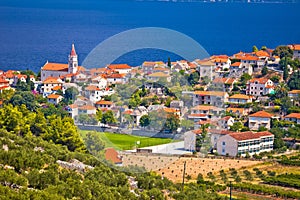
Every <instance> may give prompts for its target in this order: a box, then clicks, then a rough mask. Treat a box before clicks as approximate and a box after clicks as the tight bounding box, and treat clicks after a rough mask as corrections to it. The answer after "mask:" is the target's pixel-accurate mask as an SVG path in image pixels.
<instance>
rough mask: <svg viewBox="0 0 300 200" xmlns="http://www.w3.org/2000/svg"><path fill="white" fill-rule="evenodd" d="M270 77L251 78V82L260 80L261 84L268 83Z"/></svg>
mask: <svg viewBox="0 0 300 200" xmlns="http://www.w3.org/2000/svg"><path fill="white" fill-rule="evenodd" d="M268 81H269V79H267V78H253V79H251V80H249V82H250V83H255V82H258V83H259V84H266V82H268Z"/></svg>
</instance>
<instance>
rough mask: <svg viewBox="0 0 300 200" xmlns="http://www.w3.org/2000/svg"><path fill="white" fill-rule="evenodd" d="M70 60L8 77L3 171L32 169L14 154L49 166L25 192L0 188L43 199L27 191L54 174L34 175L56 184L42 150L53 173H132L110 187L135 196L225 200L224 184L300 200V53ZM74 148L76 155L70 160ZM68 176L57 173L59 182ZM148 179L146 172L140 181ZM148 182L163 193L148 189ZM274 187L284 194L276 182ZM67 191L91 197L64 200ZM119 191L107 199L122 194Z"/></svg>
mask: <svg viewBox="0 0 300 200" xmlns="http://www.w3.org/2000/svg"><path fill="white" fill-rule="evenodd" d="M67 58H68V59H67ZM66 60H67V61H68V62H66V63H55V62H49V61H46V62H45V64H44V65H43V66H41V70H40V72H39V73H38V74H36V73H34V72H33V71H31V70H22V71H18V70H8V71H0V107H1V108H0V118H1V120H0V127H1V128H2V129H1V130H2V132H3V133H2V132H1V136H0V138H1V143H2V151H1V155H2V154H3V155H2V157H3V158H4V157H7V159H6V160H5V161H3V163H0V164H1V165H0V167H1V168H3V170H4V173H6V171H7V170H9V172H10V173H12V172H11V171H14V170H18V169H19V168H18V166H19V165H20V166H24V169H25V168H26V166H35V165H36V164H35V163H34V161H30V162H29V161H28V163H27V164H26V162H27V161H26V162H25V161H24V162H23V161H15V159H12V158H10V157H8V156H12V157H15V156H16V155H17V154H18V155H19V152H20V151H21V152H23V153H22V155H23V154H25V152H27V153H26V154H28V155H29V154H30V156H23V157H22V158H19V159H21V160H22V159H27V160H28V159H31V160H35V161H36V162H38V163H39V164H38V165H41V166H46V167H43V169H41V170H40V171H39V172H36V171H34V170H30V169H29V168H26V171H25V173H24V174H25V175H24V176H25V177H26V178H27V179H28V180H29V184H27V183H22V182H20V181H19V182H20V183H19V182H16V181H15V182H16V184H15V183H13V184H10V182H7V181H6V178H5V177H6V176H4V175H3V177H4V180H5V182H3V181H2V182H1V181H0V182H1V184H2V185H3V184H4V185H5V186H3V187H6V185H8V186H10V188H12V191H13V190H15V189H16V188H17V189H18V190H19V189H22V188H23V186H22V184H23V185H28V186H29V188H28V189H25V190H24V192H30V191H35V190H32V189H31V188H30V187H32V188H37V186H35V185H34V184H38V187H41V186H42V187H47V186H46V184H47V183H46V182H47V181H52V179H51V178H49V179H47V181H46V182H43V181H42V182H41V181H38V180H37V179H35V178H34V177H40V176H42V175H43V176H44V175H45V176H48V174H49V176H50V172H51V170H50V168H49V167H47V166H48V165H47V164H46V163H47V162H48V161H46V160H45V159H46V158H47V157H45V155H46V154H45V153H47V156H48V157H49V155H50V154H49V153H51V155H50V156H51V157H52V162H54V164H52V166H56V167H55V169H57V170H59V171H61V170H62V169H64V170H67V171H73V172H74V173H75V174H81V175H84V176H86V177H87V178H88V177H89V176H91V177H94V176H98V175H96V172H97V173H100V174H102V175H103V176H107V172H105V173H103V172H102V171H101V170H102V169H101V170H100V171H99V167H100V168H102V167H103V164H105V165H106V167H107V169H109V170H111V171H110V172H109V173H113V174H115V173H116V172H112V171H113V170H114V168H116V169H119V170H124V171H125V173H129V175H126V176H125V175H124V176H123V175H115V178H114V179H112V181H114V182H118V183H119V182H120V181H121V182H122V183H120V184H121V185H122V186H123V184H125V185H124V187H125V188H126V190H128V189H129V190H128V193H126V196H127V197H128V198H129V199H135V198H137V199H143V195H146V196H152V197H159V198H158V199H163V198H167V199H168V198H169V197H171V196H172V197H177V198H178V199H180V198H181V197H180V191H181V192H184V193H186V194H185V195H187V196H191V197H193V198H194V197H195V194H194V193H190V190H184V188H185V187H194V184H195V181H196V182H197V185H205V186H206V187H207V186H209V185H211V186H209V187H212V188H216V191H218V192H214V193H210V194H208V195H210V196H214V195H215V197H212V198H213V199H215V198H217V197H218V198H220V196H222V195H225V196H227V195H229V194H228V191H227V190H228V189H227V188H228V187H229V188H230V191H231V189H232V187H233V189H234V190H235V195H237V196H238V197H242V196H243V195H245V194H246V196H247V198H248V197H249V198H250V199H251V198H252V197H254V196H255V197H257V196H259V197H265V194H270V195H271V197H270V199H272V198H273V197H274V196H276V197H278V196H279V197H281V198H285V197H289V198H297V197H299V192H298V190H297V189H295V188H298V185H297V184H298V183H297V181H298V179H297V177H298V176H299V175H294V174H293V173H298V170H299V169H297V166H298V165H299V163H298V162H299V160H298V159H299V153H298V152H299V151H298V150H299V144H300V135H299V133H300V126H299V125H300V107H299V102H300V72H299V67H300V45H298V44H293V45H283V46H278V47H276V48H275V49H269V48H267V47H265V46H263V47H261V49H258V48H257V47H256V46H253V47H252V51H250V52H237V53H236V54H234V55H230V56H229V55H213V56H210V57H208V58H203V59H195V60H193V61H187V60H179V61H171V60H170V59H168V60H167V62H163V61H144V62H143V63H141V65H140V66H134V67H133V66H129V65H128V64H108V65H107V66H99V67H95V68H92V69H87V68H85V67H84V66H80V65H79V62H78V55H77V52H76V50H75V45H74V44H72V46H71V51H70V53H69V55H68V57H67V56H66ZM5 131H6V132H5ZM4 136H5V137H8V138H10V139H7V138H4ZM25 140H26V141H27V142H24V141H25ZM15 141H17V143H16V144H15ZM26 143H28V145H30V146H31V147H30V148H29V149H28V147H27V146H28V145H27V146H25V145H24V144H26ZM19 144H22V145H21V146H20V145H19ZM15 148H17V149H16V150H15ZM20 148H26V150H25V151H24V150H18V149H20ZM60 148H62V149H60ZM59 149H60V150H59ZM66 150H68V151H70V152H73V151H74V152H73V153H69V154H68V155H67V156H66V155H65V157H64V156H62V155H64V154H65V153H64V152H66ZM80 152H84V154H80ZM48 154H49V155H48ZM39 156H44V157H43V158H42V157H39ZM84 156H87V157H88V156H93V157H88V159H89V160H85V157H84ZM95 159H96V160H95ZM16 162H17V163H21V164H16ZM99 162H100V163H99ZM22 163H24V164H22ZM43 163H44V164H43ZM44 169H45V170H44ZM128 170H129V172H127V171H128ZM135 170H137V171H135ZM264 171H267V173H264ZM62 172H63V171H62ZM62 172H58V171H52V172H51V173H52V175H51V176H57V174H60V173H62ZM141 172H150V175H149V174H147V173H143V174H142V175H141V174H139V175H133V176H132V173H133V174H135V173H141ZM282 172H285V174H282ZM22 173H23V172H22ZM33 173H37V174H35V175H34V176H31V175H32V174H33ZM68 173H69V172H68ZM93 173H95V174H94V175H91V174H93ZM117 173H123V172H118V170H117ZM26 174H28V175H26ZM89 174H90V175H89ZM182 174H183V175H182ZM277 174H278V175H277ZM9 176H10V177H20V175H15V174H14V175H9ZM22 176H23V175H22ZM76 176H77V175H76ZM110 176H112V177H114V175H110ZM119 176H122V177H123V178H120V177H119ZM149 177H151V178H152V179H153V178H155V181H154V179H153V180H152V181H154V182H157V184H158V185H159V184H160V183H158V182H165V184H166V185H165V186H158V187H159V188H156V186H154V182H153V186H151V187H148V186H146V185H145V186H143V184H148V179H149ZM286 177H289V179H286ZM109 179H110V177H109V178H108V177H107V178H106V180H109ZM45 180H46V179H45ZM98 180H100V179H98V178H97V181H98ZM185 180H186V181H187V182H188V184H186V185H182V189H180V191H179V190H178V189H174V188H172V187H173V186H172V187H171V186H170V185H172V184H177V183H179V182H181V181H183V183H184V181H185ZM253 180H255V181H256V183H255V184H252V181H253ZM95 181H96V179H95V180H94V182H95ZM171 182H172V183H171ZM232 182H234V183H235V184H233V185H232ZM260 183H264V185H261V184H260ZM88 184H90V183H88ZM278 184H280V185H283V186H285V187H287V188H288V189H285V188H284V189H283V188H281V187H279V186H274V185H278ZM39 185H41V186H39ZM167 185H169V186H167ZM183 186H184V187H183ZM26 187H27V186H26ZM72 187H73V186H72ZM112 187H114V186H112ZM176 187H177V186H176ZM179 187H181V186H179ZM92 188H93V187H92ZM149 188H150V189H149ZM151 188H152V189H151ZM291 188H292V190H290V189H291ZM148 190H149V191H148ZM197 190H198V191H201V190H202V189H201V190H200V189H197ZM214 190H215V189H214ZM154 191H155V193H154ZM205 191H206V192H207V191H208V190H205ZM144 193H145V194H144ZM69 194H72V195H75V196H82V199H85V198H86V196H87V195H88V194H85V193H80V194H73V193H70V192H65V193H64V194H63V195H64V196H68V195H69ZM112 194H113V196H112V197H111V199H112V198H114V197H115V195H118V194H117V193H116V194H115V193H113V192H112V193H111V195H112ZM101 195H103V194H101ZM231 195H232V194H231V192H230V195H229V196H230V198H231ZM129 196H130V197H129ZM202 198H203V196H201V195H200V196H199V197H198V198H196V199H202ZM226 198H227V197H224V199H226ZM108 199H109V198H108ZM125 199H126V198H125ZM145 199H149V198H145Z"/></svg>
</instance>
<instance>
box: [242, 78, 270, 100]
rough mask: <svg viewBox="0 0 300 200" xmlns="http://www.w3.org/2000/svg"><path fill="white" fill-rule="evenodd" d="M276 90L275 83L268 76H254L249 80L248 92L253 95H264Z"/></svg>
mask: <svg viewBox="0 0 300 200" xmlns="http://www.w3.org/2000/svg"><path fill="white" fill-rule="evenodd" d="M273 92H274V83H273V81H271V80H270V79H267V78H253V79H251V80H249V81H248V83H247V88H246V94H247V95H253V96H264V95H267V94H272V93H273Z"/></svg>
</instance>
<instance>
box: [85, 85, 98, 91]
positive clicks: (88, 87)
mask: <svg viewBox="0 0 300 200" xmlns="http://www.w3.org/2000/svg"><path fill="white" fill-rule="evenodd" d="M84 90H85V91H97V90H100V89H99V88H98V87H97V86H96V85H89V86H87V87H86V88H85V89H84Z"/></svg>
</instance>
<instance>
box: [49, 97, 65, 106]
mask: <svg viewBox="0 0 300 200" xmlns="http://www.w3.org/2000/svg"><path fill="white" fill-rule="evenodd" d="M63 98H64V97H63V96H61V95H57V94H50V95H48V96H47V99H48V103H52V104H54V105H57V104H59V102H61V101H62V100H63Z"/></svg>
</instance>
